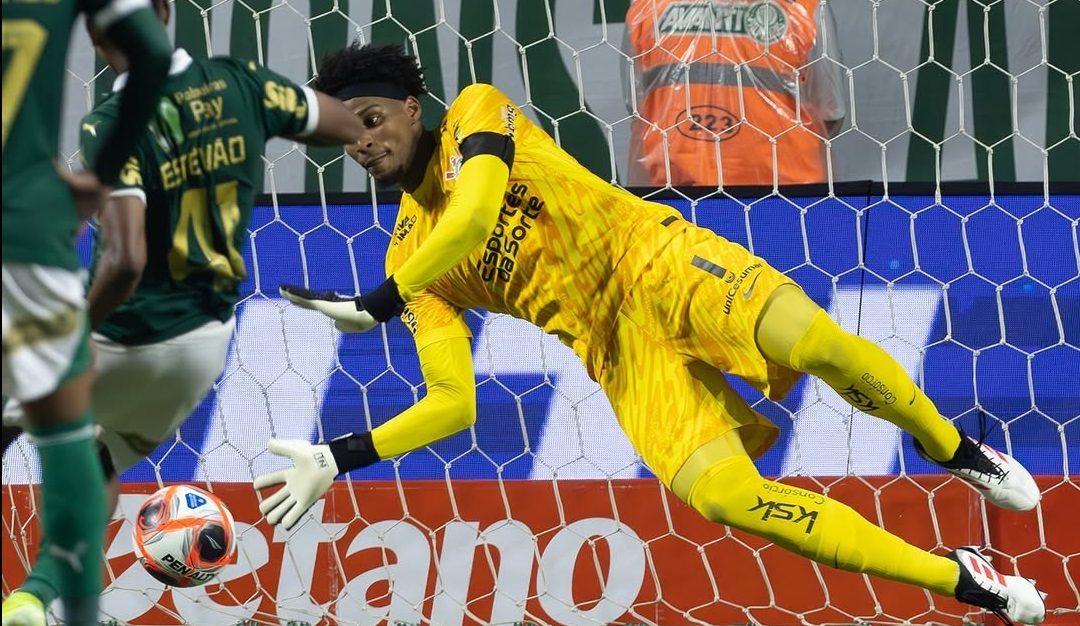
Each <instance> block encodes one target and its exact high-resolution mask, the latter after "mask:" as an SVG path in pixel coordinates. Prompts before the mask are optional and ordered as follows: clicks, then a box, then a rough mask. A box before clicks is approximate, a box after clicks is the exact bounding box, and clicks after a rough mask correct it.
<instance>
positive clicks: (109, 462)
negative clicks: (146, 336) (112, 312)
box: [93, 317, 236, 511]
mask: <svg viewBox="0 0 1080 626" xmlns="http://www.w3.org/2000/svg"><path fill="white" fill-rule="evenodd" d="M235 328H236V318H235V317H232V318H229V319H228V320H227V321H225V322H218V321H213V322H209V323H207V324H204V325H203V326H200V327H198V328H196V329H194V330H191V331H188V332H187V333H184V334H182V335H179V336H177V337H173V338H171V339H166V340H164V341H160V342H158V343H152V344H144V345H135V346H128V345H124V344H120V343H117V342H115V341H112V340H110V339H109V338H107V337H105V336H103V335H100V334H96V333H95V334H94V336H93V340H94V347H95V349H96V351H97V372H98V374H97V382H96V383H95V384H94V400H93V409H94V417H95V419H96V420H97V423H98V425H99V426H100V428H101V432H100V434H99V440H100V442H101V443H102V446H103V449H102V458H101V461H102V466H103V467H104V468H105V471H106V476H108V477H111V480H110V483H109V496H110V498H111V500H110V509H109V510H110V511H112V510H115V505H116V501H117V498H118V496H119V481H118V477H119V476H120V475H122V474H123V473H124V472H126V471H127V470H128V469H130V468H131V467H133V466H134V465H135V464H137V463H139V462H140V461H142V460H143V459H144V458H146V457H147V456H148V455H149V454H150V453H151V452H153V451H154V450H155V449H156V448H157V447H158V446H159V445H161V443H163V442H165V441H166V440H168V439H169V438H171V437H173V436H174V435H175V434H176V431H177V430H178V429H179V428H180V426H181V424H183V422H184V420H186V419H187V417H188V416H189V415H191V413H192V411H194V410H195V408H196V407H198V405H199V403H200V402H202V400H203V398H205V397H206V394H207V392H209V391H210V388H211V387H213V385H214V381H215V380H217V377H218V376H219V375H220V374H221V371H222V370H223V369H224V368H225V358H226V355H227V353H228V349H229V343H230V340H231V338H232V334H233V331H234V329H235Z"/></svg>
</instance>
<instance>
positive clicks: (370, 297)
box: [360, 275, 405, 322]
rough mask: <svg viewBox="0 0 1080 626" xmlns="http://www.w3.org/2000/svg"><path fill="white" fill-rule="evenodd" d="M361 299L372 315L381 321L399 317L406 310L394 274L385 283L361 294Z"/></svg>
mask: <svg viewBox="0 0 1080 626" xmlns="http://www.w3.org/2000/svg"><path fill="white" fill-rule="evenodd" d="M360 301H361V303H362V304H363V305H364V309H365V310H366V311H367V312H368V313H371V317H374V318H375V319H376V320H378V321H380V322H386V321H388V320H390V319H391V318H394V317H397V316H399V315H401V312H402V311H404V310H405V301H404V300H402V299H401V294H399V293H398V288H397V283H396V282H395V281H394V277H393V276H392V275H391V276H389V277H388V278H387V279H386V280H385V281H384V282H383V284H381V285H379V286H378V287H376V288H375V290H374V291H372V292H371V293H369V294H367V295H366V296H361V297H360Z"/></svg>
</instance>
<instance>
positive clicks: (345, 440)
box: [329, 432, 381, 474]
mask: <svg viewBox="0 0 1080 626" xmlns="http://www.w3.org/2000/svg"><path fill="white" fill-rule="evenodd" d="M329 445H330V454H332V455H334V462H335V463H337V468H338V473H340V474H344V473H345V472H349V471H352V470H354V469H356V468H358V467H367V466H368V465H374V464H375V463H378V462H379V461H380V460H381V459H380V458H379V453H378V452H376V451H375V444H374V443H373V442H372V441H371V433H370V432H367V433H361V434H359V435H354V434H352V433H349V434H348V435H342V436H341V437H338V438H337V439H335V440H333V441H331V442H330V444H329Z"/></svg>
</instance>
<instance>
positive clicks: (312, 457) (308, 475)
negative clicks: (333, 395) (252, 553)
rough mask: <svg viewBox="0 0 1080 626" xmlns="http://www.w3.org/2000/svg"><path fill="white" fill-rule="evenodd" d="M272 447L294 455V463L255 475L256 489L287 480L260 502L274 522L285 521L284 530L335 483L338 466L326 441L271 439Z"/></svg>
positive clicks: (262, 509) (272, 449)
mask: <svg viewBox="0 0 1080 626" xmlns="http://www.w3.org/2000/svg"><path fill="white" fill-rule="evenodd" d="M269 447H270V451H271V452H273V453H274V454H277V455H278V456H285V457H289V458H290V459H292V462H293V466H292V467H291V468H289V469H286V470H281V471H278V472H272V473H270V474H263V475H262V476H259V477H258V478H256V479H255V482H254V485H255V488H256V489H265V488H266V487H270V486H273V485H278V484H282V483H284V486H282V487H281V489H278V490H277V491H275V492H274V493H273V494H271V495H270V497H269V498H266V499H265V500H263V501H262V502H261V503H260V504H259V512H260V513H262V514H263V515H265V516H266V521H267V522H270V525H271V526H274V525H277V524H278V523H279V522H282V523H284V526H285V530H289V529H290V528H292V527H293V525H294V524H296V522H298V521H299V520H300V516H301V515H303V514H304V513H306V512H307V510H308V509H310V508H311V505H313V504H315V502H316V501H317V500H318V499H319V498H321V497H323V494H325V493H326V490H327V489H329V488H330V485H332V484H334V478H335V477H336V476H337V475H338V468H337V464H336V463H335V462H334V455H333V454H331V452H330V446H327V445H318V446H315V445H311V444H310V443H308V442H306V441H282V440H279V439H271V440H270V444H269Z"/></svg>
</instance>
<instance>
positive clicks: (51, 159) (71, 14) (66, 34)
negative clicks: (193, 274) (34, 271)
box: [3, 0, 160, 270]
mask: <svg viewBox="0 0 1080 626" xmlns="http://www.w3.org/2000/svg"><path fill="white" fill-rule="evenodd" d="M149 7H150V4H149V2H148V0H4V10H3V15H4V86H3V100H4V142H3V170H4V173H3V203H4V204H3V229H4V232H3V245H4V251H3V258H4V260H5V261H17V262H23V263H36V264H39V265H50V266H57V267H63V268H66V269H72V270H74V269H77V268H78V267H79V259H78V256H76V254H75V249H74V237H75V229H76V228H77V227H78V216H77V214H76V213H75V204H74V202H73V200H72V198H71V193H70V192H69V191H68V189H67V187H66V186H65V185H64V184H63V183H62V182H61V180H60V177H59V176H58V175H57V173H56V170H55V167H56V158H57V152H58V149H59V133H60V112H61V106H62V105H63V95H64V88H63V86H64V77H65V75H66V74H65V72H66V70H65V68H64V63H65V62H66V61H67V51H68V41H69V40H70V38H71V28H72V26H73V24H74V23H75V17H76V16H77V15H78V14H79V13H80V12H83V13H86V14H87V15H88V16H89V17H90V18H91V19H93V20H94V21H95V23H96V24H97V25H98V27H100V28H101V29H102V30H104V29H106V28H107V27H109V26H110V25H112V24H113V23H115V22H117V21H118V20H121V19H123V18H125V17H127V16H128V15H131V13H133V12H134V11H137V10H140V9H146V10H147V11H149ZM155 23H156V22H155ZM159 26H160V24H159Z"/></svg>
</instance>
